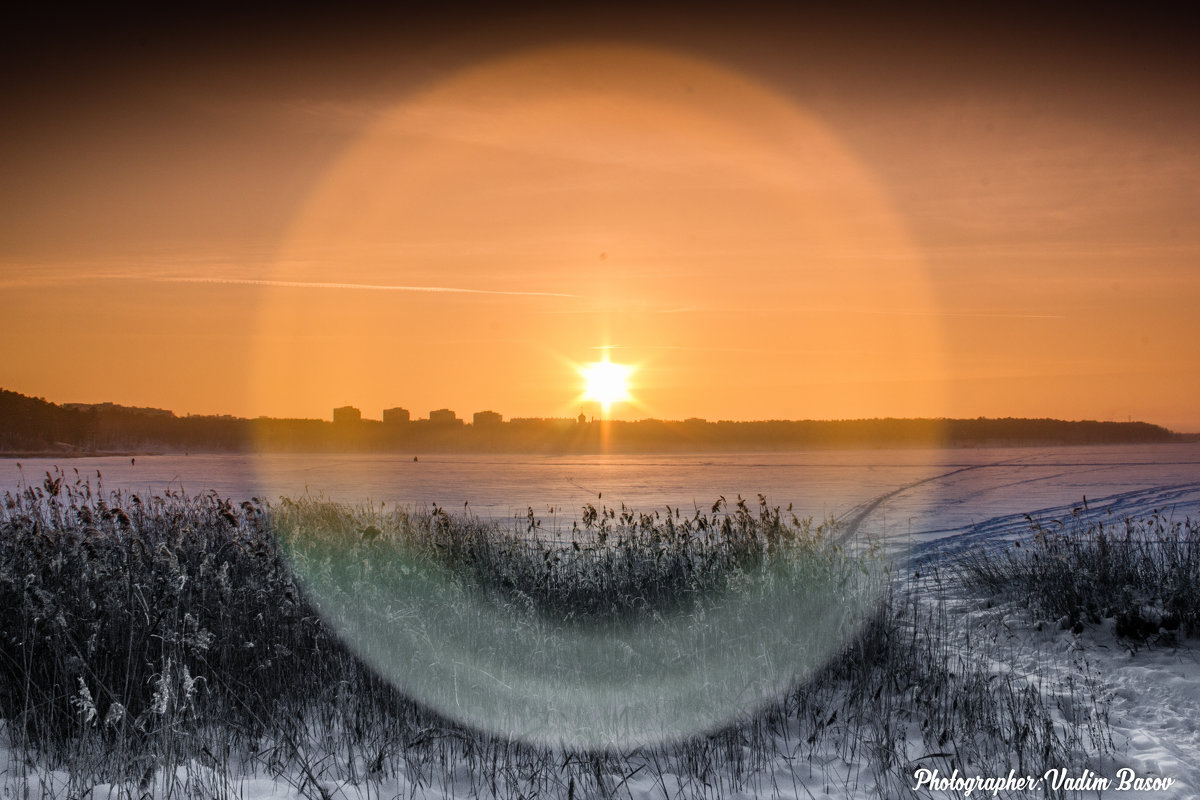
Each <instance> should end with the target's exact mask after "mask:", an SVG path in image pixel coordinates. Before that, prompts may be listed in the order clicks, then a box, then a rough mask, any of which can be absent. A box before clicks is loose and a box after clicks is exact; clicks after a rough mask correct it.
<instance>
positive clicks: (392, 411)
mask: <svg viewBox="0 0 1200 800" xmlns="http://www.w3.org/2000/svg"><path fill="white" fill-rule="evenodd" d="M411 419H412V417H411V416H410V415H409V413H408V409H407V408H399V407H396V408H385V409H384V410H383V421H384V423H386V424H388V425H394V424H399V423H401V422H409V421H410V420H411Z"/></svg>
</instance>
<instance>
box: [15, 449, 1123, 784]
mask: <svg viewBox="0 0 1200 800" xmlns="http://www.w3.org/2000/svg"><path fill="white" fill-rule="evenodd" d="M581 522H582V524H581V525H579V526H577V528H576V529H575V531H574V532H573V537H572V538H570V539H567V540H564V541H557V542H556V541H550V540H547V539H545V538H538V536H537V535H536V534H537V533H538V531H536V530H533V531H530V530H512V531H505V530H501V529H500V528H498V527H497V526H494V525H491V524H486V523H484V522H481V521H479V520H476V519H470V518H466V517H462V516H453V515H448V514H446V513H444V512H442V511H441V510H437V509H435V510H433V511H431V512H428V513H403V512H393V513H390V514H387V515H385V514H382V513H380V512H379V511H378V510H376V509H369V508H367V509H363V508H347V507H344V506H341V505H337V504H333V503H327V502H319V501H312V500H304V501H299V502H291V501H284V502H283V503H281V504H280V505H278V506H276V507H271V508H268V507H267V506H265V505H264V504H262V503H260V502H258V501H257V500H251V501H248V502H246V503H243V504H241V505H240V506H239V505H234V504H231V503H230V502H228V501H225V500H223V499H221V498H219V497H217V496H215V495H204V496H200V497H184V496H180V495H175V494H168V495H166V496H157V497H138V496H102V495H101V494H100V493H99V492H98V491H94V490H93V489H92V487H91V486H90V484H89V483H88V482H87V481H85V480H80V479H74V480H68V478H67V477H66V476H63V475H62V474H59V473H56V474H54V475H47V476H46V480H45V481H44V482H43V483H42V485H40V486H30V487H24V488H23V489H22V491H21V492H20V493H19V494H16V495H8V496H6V498H5V504H4V508H3V509H2V510H0V717H2V718H3V719H4V720H6V721H7V727H8V738H9V740H10V744H11V746H12V747H13V749H14V751H15V752H16V753H18V754H19V756H20V758H19V760H18V761H17V762H15V766H14V767H13V772H12V773H10V774H8V775H6V776H5V780H6V781H7V782H9V783H10V784H13V783H15V784H16V785H18V791H20V790H21V788H20V787H21V785H22V784H23V785H24V788H26V789H30V790H31V791H33V792H35V793H36V792H37V791H39V783H38V782H39V781H41V780H44V779H45V775H46V774H47V772H49V771H53V770H61V771H62V773H61V774H65V775H66V777H65V778H63V779H62V781H61V782H60V784H59V785H57V786H52V787H43V788H47V791H49V792H52V793H56V794H61V795H63V796H72V797H76V796H82V795H84V794H86V792H88V791H89V790H91V789H93V788H94V787H96V786H99V785H111V786H112V787H115V788H116V792H117V794H118V795H120V796H130V797H141V796H143V794H146V793H150V794H155V795H158V796H187V797H236V796H239V795H240V794H241V793H242V792H243V791H244V781H245V780H246V779H247V778H248V777H252V776H268V777H274V778H276V779H279V780H287V781H291V782H293V783H295V784H296V788H297V789H298V790H299V791H300V792H301V793H303V794H305V795H306V796H311V797H330V796H333V795H334V794H336V792H337V788H338V787H339V786H348V785H349V786H358V787H367V791H368V792H369V793H371V794H374V793H381V794H383V795H384V796H390V795H394V794H401V795H405V796H408V795H412V796H422V795H425V794H429V793H436V792H439V791H446V790H449V789H451V788H453V790H454V791H456V792H457V793H459V794H462V795H468V796H471V795H479V796H484V797H492V796H497V797H509V796H516V795H520V796H548V797H565V796H570V797H590V796H595V797H601V796H603V797H608V796H617V795H620V794H621V793H622V792H623V788H622V787H626V786H627V785H628V782H629V781H631V780H640V779H644V778H645V776H647V775H650V776H653V777H654V780H655V784H656V785H657V786H658V787H659V789H658V790H657V791H660V792H661V793H662V794H663V795H664V796H667V797H725V796H730V795H733V794H736V793H752V794H754V795H756V796H772V795H781V794H784V795H794V794H802V793H803V792H804V791H806V790H805V789H804V788H803V787H802V786H801V785H800V784H801V783H805V782H807V781H808V780H809V777H808V776H810V775H813V774H818V775H821V774H823V775H825V776H826V777H825V778H824V781H825V784H826V787H827V788H828V789H829V791H831V792H833V793H835V794H844V793H847V792H849V791H851V790H853V789H856V788H861V787H863V786H869V787H871V788H870V793H872V794H875V795H877V796H884V797H898V796H908V795H911V790H910V789H909V788H908V787H909V786H910V785H911V783H912V781H911V776H912V771H913V769H915V768H916V767H917V766H924V765H930V764H933V765H936V766H940V767H942V768H943V769H944V770H946V771H949V770H950V769H953V768H954V767H958V768H960V769H963V770H980V771H983V774H993V773H995V774H1006V773H1007V770H1008V769H1009V768H1010V767H1012V768H1018V767H1019V768H1020V770H1022V771H1029V772H1031V773H1033V774H1040V771H1041V770H1042V769H1045V768H1048V767H1049V766H1057V767H1070V766H1072V765H1083V764H1090V763H1093V762H1092V761H1091V759H1094V758H1095V757H1096V756H1097V755H1098V754H1100V753H1103V752H1104V751H1105V750H1106V749H1108V748H1110V747H1111V744H1110V743H1109V742H1108V741H1107V738H1106V736H1107V734H1106V728H1105V719H1104V709H1103V706H1102V702H1101V701H1100V700H1099V699H1097V696H1096V690H1095V687H1094V686H1086V687H1080V690H1079V691H1080V693H1081V697H1077V698H1072V699H1071V705H1070V707H1071V708H1072V709H1074V710H1073V711H1072V713H1071V714H1069V715H1064V713H1063V712H1062V710H1061V709H1062V707H1063V705H1062V702H1061V698H1057V697H1055V696H1054V695H1053V694H1052V693H1051V692H1050V691H1049V690H1048V689H1043V688H1039V686H1038V684H1037V683H1036V682H1035V683H1031V682H1030V681H1029V680H1028V679H1027V678H1026V677H1022V676H1018V675H1015V674H1014V673H1013V672H1001V673H997V672H996V670H995V668H994V665H995V663H996V662H997V661H998V660H1003V658H1004V653H1003V652H1002V648H1000V647H999V646H997V645H996V644H995V643H994V642H993V641H989V640H988V639H987V638H986V637H978V636H977V637H976V638H971V637H972V636H975V634H972V633H971V632H970V630H969V629H967V631H966V633H965V636H966V637H967V638H966V639H964V638H963V637H964V630H963V628H962V626H960V625H959V624H958V623H957V621H956V618H955V615H954V614H952V613H951V611H950V610H949V609H950V606H949V605H948V603H949V602H950V600H948V597H949V595H950V593H947V592H945V591H943V589H944V588H945V587H943V586H942V585H941V577H940V576H939V575H938V574H937V573H936V571H935V572H932V573H930V574H927V575H926V576H925V578H924V579H923V585H922V586H921V587H919V588H920V591H911V590H910V589H911V587H908V586H906V585H901V584H900V583H899V582H897V581H892V582H891V583H890V584H889V586H888V588H887V589H886V591H885V592H884V595H883V596H882V597H881V598H880V602H879V605H878V607H877V608H876V609H875V611H874V612H873V614H872V615H871V617H870V619H869V621H868V623H867V624H866V625H865V626H864V627H863V628H862V630H861V631H860V632H859V633H858V635H857V636H855V637H853V639H852V641H851V644H850V645H849V646H848V647H846V648H844V649H843V650H842V651H841V652H840V653H839V654H838V655H837V657H836V658H834V659H833V660H832V661H831V662H830V663H828V664H827V665H826V666H825V667H824V668H823V669H822V670H820V671H819V672H818V673H817V674H815V675H813V676H812V677H811V678H810V680H808V681H806V682H804V683H801V684H797V685H796V686H794V687H793V688H792V689H790V690H789V691H787V692H786V693H785V694H783V695H782V696H780V697H779V698H778V699H777V700H776V701H774V702H771V703H769V704H767V705H766V706H765V707H763V708H760V709H758V710H757V711H755V712H754V713H752V714H749V715H747V716H745V717H743V718H742V719H740V720H739V721H738V722H737V723H736V724H734V725H732V726H730V727H727V728H725V729H722V730H717V731H710V732H707V733H704V734H699V735H696V736H693V737H690V738H688V739H685V740H683V741H677V742H674V743H671V744H667V745H662V746H657V747H644V748H639V749H637V750H632V751H623V750H613V751H597V752H588V751H582V750H571V749H565V750H564V749H562V748H552V747H537V746H532V745H527V744H521V743H519V742H513V741H509V740H507V739H505V738H503V737H498V736H493V735H488V734H486V733H480V732H478V731H474V730H470V729H467V728H465V727H464V726H462V725H457V724H454V723H452V722H450V721H448V720H446V719H445V718H443V717H441V716H439V715H437V714H434V713H432V712H431V711H429V710H427V709H426V708H424V707H423V706H421V705H419V704H417V703H415V702H414V701H412V700H411V699H410V698H407V697H405V696H404V695H403V694H402V693H400V692H399V691H397V690H396V689H395V688H393V687H392V686H391V685H390V684H389V683H388V682H386V681H384V680H382V679H380V678H379V677H378V676H377V675H376V674H375V673H374V672H372V671H371V670H370V669H368V668H367V667H365V666H364V665H363V663H362V662H361V661H359V660H358V659H357V658H356V657H355V656H354V654H353V653H351V652H350V651H349V650H348V649H347V648H346V647H345V646H344V645H343V644H342V643H341V642H340V641H339V640H338V638H337V637H336V636H335V635H333V633H332V632H331V631H330V629H329V628H328V626H327V625H326V623H325V622H324V621H323V619H322V617H321V615H320V614H318V613H317V611H316V609H315V607H314V606H313V604H312V603H311V602H309V600H307V599H306V596H305V594H304V592H303V591H302V590H301V587H300V586H298V584H297V582H296V580H295V578H294V577H293V574H292V571H291V570H290V569H289V566H288V562H287V559H286V558H285V555H284V552H283V550H284V549H286V547H287V542H288V536H289V533H288V531H294V530H296V529H297V526H300V527H303V528H305V529H319V530H322V531H325V532H326V533H327V534H330V535H332V534H336V535H337V536H340V537H343V538H348V539H350V540H351V541H353V542H354V544H355V546H357V547H359V548H372V547H378V546H380V543H381V542H386V541H389V540H395V539H397V538H398V537H399V538H402V539H403V540H404V541H405V542H408V543H410V544H411V545H412V546H414V547H417V548H418V549H421V550H422V552H426V553H428V554H429V557H430V558H433V559H436V561H437V562H438V563H439V564H441V565H443V566H445V567H446V568H448V569H450V570H452V571H454V573H455V574H457V575H460V576H464V579H468V580H469V581H470V582H472V584H473V585H476V586H479V587H482V588H483V589H484V590H486V591H488V592H491V593H493V594H494V595H495V596H497V597H498V598H500V600H501V601H502V602H509V603H511V602H512V601H513V598H517V597H520V598H526V599H527V601H528V606H529V608H530V609H531V610H532V613H534V614H536V615H540V616H542V617H546V618H548V619H551V620H553V621H556V623H557V622H561V621H562V620H564V619H568V618H573V617H584V618H591V619H607V618H614V619H625V618H630V617H634V618H636V617H640V616H645V615H653V614H655V613H662V612H663V611H664V610H668V611H669V610H670V609H672V608H675V607H677V606H679V604H680V603H686V602H691V601H692V600H694V598H695V597H703V596H710V595H712V594H714V593H717V594H719V593H721V592H725V591H728V589H729V586H730V582H731V581H735V582H736V580H737V577H736V576H738V575H741V574H744V573H745V572H746V571H748V570H753V569H755V568H761V567H762V566H763V565H764V564H769V563H770V562H771V560H772V559H773V558H775V557H777V555H778V554H779V553H781V552H785V551H787V550H788V549H789V548H794V547H796V546H798V545H801V546H804V547H809V548H814V549H815V550H822V549H824V550H825V551H826V552H837V550H836V545H835V544H834V543H833V542H834V540H835V539H836V538H837V537H836V533H837V531H836V529H835V527H832V526H830V525H824V526H822V525H816V526H814V525H812V524H811V522H808V521H803V520H795V519H790V518H788V515H787V514H786V512H785V513H782V514H781V513H780V512H779V510H778V509H772V508H769V507H768V506H767V504H766V502H765V500H764V501H761V502H760V504H759V506H758V507H757V508H754V507H751V506H748V505H747V504H746V503H741V502H739V503H738V504H737V505H736V506H735V507H734V508H733V509H729V508H722V507H721V506H720V505H717V506H714V507H713V509H712V512H711V513H710V514H701V513H696V514H694V515H693V516H691V517H683V516H678V515H677V513H670V512H669V513H667V514H666V515H643V514H636V513H634V512H631V511H628V510H611V509H590V508H588V509H584V511H583V517H582V520H581ZM533 524H534V523H533V522H532V521H531V525H533ZM331 532H332V533H331ZM280 540H282V541H283V542H284V543H285V547H284V548H281V547H280V546H279V544H278V542H279V541H280ZM815 550H814V551H815ZM956 579H957V578H956ZM521 602H526V601H524V600H523V601H521ZM1079 709H1082V710H1079ZM831 759H832V761H830V760H831ZM839 764H840V765H843V766H838V765H839ZM784 767H786V769H784ZM781 775H783V777H781ZM371 787H374V788H373V789H372V788H371Z"/></svg>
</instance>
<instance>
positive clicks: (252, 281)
mask: <svg viewBox="0 0 1200 800" xmlns="http://www.w3.org/2000/svg"><path fill="white" fill-rule="evenodd" d="M150 280H153V281H158V282H160V283H216V284H227V285H233V286H276V287H280V288H284V289H359V290H365V291H379V292H440V293H445V294H499V295H509V296H518V297H578V295H574V294H564V293H562V292H515V291H503V290H500V289H463V288H459V287H455V286H393V285H390V284H375V283H320V282H315V281H274V280H266V279H262V278H150Z"/></svg>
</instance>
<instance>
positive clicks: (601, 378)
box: [579, 359, 633, 414]
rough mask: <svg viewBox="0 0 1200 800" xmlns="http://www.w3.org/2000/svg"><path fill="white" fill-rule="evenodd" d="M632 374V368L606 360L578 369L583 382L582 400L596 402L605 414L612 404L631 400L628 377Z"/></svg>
mask: <svg viewBox="0 0 1200 800" xmlns="http://www.w3.org/2000/svg"><path fill="white" fill-rule="evenodd" d="M632 373H633V367H631V366H629V365H627V364H614V363H613V362H611V361H609V360H607V359H605V360H604V361H594V362H592V363H591V364H585V365H583V366H582V367H579V374H580V375H582V376H583V379H584V381H585V384H584V389H583V399H584V400H594V401H596V402H598V403H599V404H600V407H601V408H602V409H603V410H604V413H605V414H607V413H608V410H609V409H610V408H611V407H612V404H613V403H619V402H623V401H626V400H632V399H633V396H632V395H631V394H630V393H629V376H630V375H631V374H632Z"/></svg>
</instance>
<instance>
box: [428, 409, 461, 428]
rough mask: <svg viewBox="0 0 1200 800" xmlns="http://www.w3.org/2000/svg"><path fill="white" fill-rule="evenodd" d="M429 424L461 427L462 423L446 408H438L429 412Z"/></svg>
mask: <svg viewBox="0 0 1200 800" xmlns="http://www.w3.org/2000/svg"><path fill="white" fill-rule="evenodd" d="M429 422H430V424H432V425H462V424H463V421H462V420H461V419H459V418H458V416H457V415H455V413H454V412H453V411H451V410H450V409H448V408H439V409H437V410H435V411H430V412H429Z"/></svg>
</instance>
